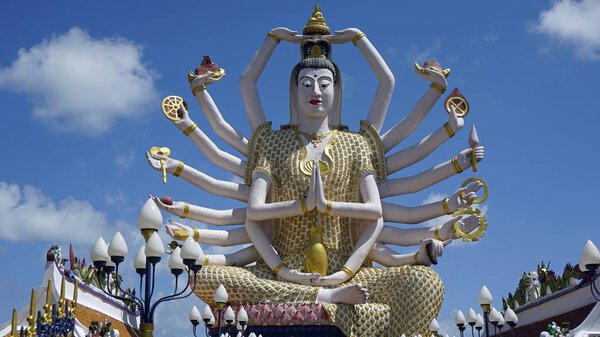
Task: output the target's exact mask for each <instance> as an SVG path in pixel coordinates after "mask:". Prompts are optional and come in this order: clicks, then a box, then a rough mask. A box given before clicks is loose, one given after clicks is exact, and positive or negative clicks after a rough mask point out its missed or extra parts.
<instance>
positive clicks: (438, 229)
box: [433, 204, 448, 241]
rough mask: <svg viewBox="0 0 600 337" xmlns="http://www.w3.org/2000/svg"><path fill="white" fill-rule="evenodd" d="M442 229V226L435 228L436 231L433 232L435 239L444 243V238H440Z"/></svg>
mask: <svg viewBox="0 0 600 337" xmlns="http://www.w3.org/2000/svg"><path fill="white" fill-rule="evenodd" d="M447 207H448V204H446V208H447ZM444 213H445V211H444ZM440 229H442V225H439V226H436V227H435V229H434V230H433V238H434V239H436V240H440V241H442V237H441V236H440Z"/></svg>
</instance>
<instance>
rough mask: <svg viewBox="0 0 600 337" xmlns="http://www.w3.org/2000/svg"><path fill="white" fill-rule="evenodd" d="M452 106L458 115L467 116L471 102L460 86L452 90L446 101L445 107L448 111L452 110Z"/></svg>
mask: <svg viewBox="0 0 600 337" xmlns="http://www.w3.org/2000/svg"><path fill="white" fill-rule="evenodd" d="M452 106H453V107H454V110H456V116H458V117H465V116H466V115H467V114H468V113H469V103H468V102H467V99H466V98H465V96H463V94H462V93H461V92H460V90H458V88H455V89H454V90H452V92H451V93H450V95H449V96H448V98H446V101H445V102H444V108H445V109H446V111H447V112H448V113H450V112H451V111H452V108H451V107H452Z"/></svg>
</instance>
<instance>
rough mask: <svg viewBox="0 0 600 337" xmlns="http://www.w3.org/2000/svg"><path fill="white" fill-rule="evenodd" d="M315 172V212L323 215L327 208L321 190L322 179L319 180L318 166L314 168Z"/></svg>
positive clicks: (322, 190) (323, 192)
mask: <svg viewBox="0 0 600 337" xmlns="http://www.w3.org/2000/svg"><path fill="white" fill-rule="evenodd" d="M313 170H314V172H315V201H316V207H317V210H318V211H319V212H321V213H325V210H326V208H327V199H325V190H324V189H323V179H322V178H321V169H320V168H319V165H318V164H315V166H314V169H313Z"/></svg>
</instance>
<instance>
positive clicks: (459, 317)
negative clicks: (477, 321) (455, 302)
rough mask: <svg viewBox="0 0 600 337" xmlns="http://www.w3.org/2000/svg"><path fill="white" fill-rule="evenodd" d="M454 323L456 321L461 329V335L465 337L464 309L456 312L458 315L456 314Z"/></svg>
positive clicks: (459, 329)
mask: <svg viewBox="0 0 600 337" xmlns="http://www.w3.org/2000/svg"><path fill="white" fill-rule="evenodd" d="M454 323H456V326H457V327H458V331H460V337H464V336H465V334H464V331H465V323H466V321H465V315H463V313H462V311H460V310H459V311H457V312H456V316H454Z"/></svg>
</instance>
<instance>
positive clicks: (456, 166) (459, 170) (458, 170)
mask: <svg viewBox="0 0 600 337" xmlns="http://www.w3.org/2000/svg"><path fill="white" fill-rule="evenodd" d="M452 167H453V168H454V172H456V173H462V172H463V169H462V167H460V165H459V164H458V157H454V158H452Z"/></svg>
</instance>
